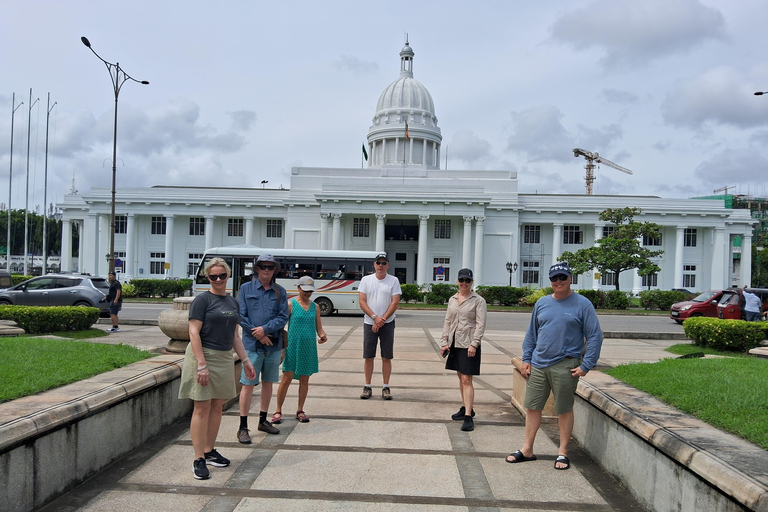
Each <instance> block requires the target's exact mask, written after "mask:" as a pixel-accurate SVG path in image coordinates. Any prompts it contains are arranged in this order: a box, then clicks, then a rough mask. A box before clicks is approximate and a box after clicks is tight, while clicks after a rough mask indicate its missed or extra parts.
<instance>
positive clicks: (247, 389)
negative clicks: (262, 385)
mask: <svg viewBox="0 0 768 512" xmlns="http://www.w3.org/2000/svg"><path fill="white" fill-rule="evenodd" d="M253 388H254V386H245V385H244V386H243V387H242V388H241V389H240V402H239V403H240V416H248V412H249V411H250V410H251V400H252V399H253Z"/></svg>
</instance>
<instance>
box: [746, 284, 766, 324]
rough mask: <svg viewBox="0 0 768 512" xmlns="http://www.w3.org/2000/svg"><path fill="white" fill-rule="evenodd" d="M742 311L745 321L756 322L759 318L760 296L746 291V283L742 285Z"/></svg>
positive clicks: (761, 305)
mask: <svg viewBox="0 0 768 512" xmlns="http://www.w3.org/2000/svg"><path fill="white" fill-rule="evenodd" d="M742 293H743V294H744V313H745V314H746V315H745V316H746V317H747V322H757V321H758V320H760V313H761V309H762V307H763V304H762V301H761V300H760V297H758V296H757V295H755V294H754V293H751V292H748V291H747V285H744V291H743V292H742Z"/></svg>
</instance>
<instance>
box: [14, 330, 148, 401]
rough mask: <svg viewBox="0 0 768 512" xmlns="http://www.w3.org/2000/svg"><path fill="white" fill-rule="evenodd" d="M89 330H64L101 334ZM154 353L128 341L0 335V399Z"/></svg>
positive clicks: (78, 334)
mask: <svg viewBox="0 0 768 512" xmlns="http://www.w3.org/2000/svg"><path fill="white" fill-rule="evenodd" d="M89 331H94V332H89ZM89 331H81V333H84V334H80V333H66V334H68V335H73V334H74V335H77V336H86V337H94V336H97V335H101V334H97V332H101V333H102V334H103V331H96V330H95V329H90V330H89ZM56 334H65V333H56ZM154 355H155V354H151V353H149V352H145V351H142V350H138V349H136V348H133V347H131V346H128V345H106V344H102V343H91V342H86V341H73V340H62V339H46V338H39V337H33V336H21V337H17V338H0V375H2V378H0V402H4V401H7V400H13V399H15V398H20V397H22V396H27V395H34V394H35V393H39V392H41V391H45V390H48V389H52V388H55V387H58V386H63V385H64V384H69V383H71V382H76V381H79V380H83V379H87V378H88V377H93V376H94V375H98V374H100V373H104V372H106V371H109V370H114V369H115V368H120V367H122V366H126V365H128V364H131V363H133V362H136V361H141V360H142V359H147V358H149V357H154Z"/></svg>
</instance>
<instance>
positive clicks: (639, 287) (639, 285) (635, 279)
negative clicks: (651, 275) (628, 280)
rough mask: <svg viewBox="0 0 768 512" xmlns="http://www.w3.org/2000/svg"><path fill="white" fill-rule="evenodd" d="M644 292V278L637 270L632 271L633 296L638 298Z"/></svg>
mask: <svg viewBox="0 0 768 512" xmlns="http://www.w3.org/2000/svg"><path fill="white" fill-rule="evenodd" d="M641 291H643V276H641V275H640V274H638V273H637V269H636V268H633V269H632V295H634V296H637V295H638V294H639V293H640V292H641Z"/></svg>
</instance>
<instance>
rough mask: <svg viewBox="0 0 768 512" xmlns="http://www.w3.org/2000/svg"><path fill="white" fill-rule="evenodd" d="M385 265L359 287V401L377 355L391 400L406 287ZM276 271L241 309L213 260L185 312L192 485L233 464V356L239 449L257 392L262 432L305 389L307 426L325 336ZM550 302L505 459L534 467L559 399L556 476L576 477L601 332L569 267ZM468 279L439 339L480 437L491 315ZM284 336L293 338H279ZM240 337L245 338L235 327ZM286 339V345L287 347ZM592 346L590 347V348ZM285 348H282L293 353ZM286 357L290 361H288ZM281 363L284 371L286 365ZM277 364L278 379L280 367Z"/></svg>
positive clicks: (259, 263) (528, 343)
mask: <svg viewBox="0 0 768 512" xmlns="http://www.w3.org/2000/svg"><path fill="white" fill-rule="evenodd" d="M388 270H389V259H388V257H387V255H386V254H384V253H381V254H378V255H377V256H376V259H375V260H374V273H373V274H370V275H367V276H365V277H363V278H362V280H361V281H360V287H359V290H358V291H359V304H360V309H361V310H362V311H363V313H364V314H365V317H364V322H363V323H364V325H363V360H364V363H363V369H364V376H365V383H364V386H363V392H362V393H361V394H360V398H361V399H369V398H371V396H372V395H373V389H372V379H373V372H374V361H375V357H376V353H377V348H378V351H379V354H380V357H381V367H382V380H383V385H382V391H381V397H382V399H384V400H391V399H392V392H391V390H390V387H389V381H390V377H391V374H392V359H393V358H394V339H395V312H396V311H397V308H398V305H399V302H400V295H402V291H401V288H400V282H399V280H398V279H397V278H396V277H395V276H393V275H391V274H389V273H388V272H387V271H388ZM279 271H280V264H279V263H278V262H277V261H275V259H274V257H272V256H271V255H269V254H265V255H261V256H259V257H258V258H256V261H255V267H254V278H253V279H252V280H251V281H250V282H247V283H245V284H243V285H242V286H241V288H240V290H239V293H238V298H237V300H235V299H234V298H232V297H231V296H230V295H226V283H227V279H228V278H229V276H230V275H231V269H230V268H229V266H228V265H227V263H226V262H225V261H224V260H222V259H221V258H214V259H212V260H211V261H210V262H209V263H208V265H207V267H206V268H205V275H206V276H207V277H208V280H209V281H210V283H211V289H210V292H207V293H203V294H201V295H199V296H198V297H196V298H195V300H194V301H193V303H192V306H191V307H190V311H189V332H190V343H189V346H188V347H187V351H186V356H185V361H184V364H183V367H182V378H181V388H180V390H179V398H190V399H192V400H193V401H194V410H193V413H192V420H191V423H190V435H191V437H192V447H193V449H194V452H195V460H194V463H193V474H194V477H195V478H197V479H206V478H209V477H210V472H209V471H208V468H207V466H208V465H211V466H218V467H225V466H228V465H229V463H230V461H229V459H227V458H225V457H223V456H222V455H221V454H220V453H219V452H218V451H217V450H216V448H215V441H216V438H217V436H218V431H219V425H220V423H221V417H222V407H223V405H224V402H226V401H227V400H229V399H231V398H233V397H234V396H236V389H235V382H234V379H232V377H231V375H232V373H231V372H232V357H231V351H232V350H234V351H235V353H236V354H237V355H238V357H239V358H240V360H241V361H242V363H243V364H242V374H241V377H240V383H241V384H242V389H241V391H240V399H239V406H240V426H239V429H238V431H237V439H238V441H239V442H240V443H243V444H250V443H251V436H250V434H249V432H250V431H249V429H248V415H249V412H250V406H251V401H252V397H253V388H254V386H256V385H258V384H259V383H261V386H262V387H261V393H260V398H259V406H260V410H259V420H258V426H257V429H258V430H259V431H262V432H265V433H267V434H278V433H279V432H280V431H279V429H278V428H277V427H275V425H279V424H280V423H282V421H283V413H282V410H283V405H284V404H285V397H286V394H287V392H288V388H289V386H290V384H291V382H292V381H293V380H294V379H295V380H298V381H299V398H298V408H297V411H296V420H298V421H299V422H302V423H307V422H309V417H308V416H307V414H306V413H305V412H304V403H305V400H306V398H307V393H308V388H309V377H310V376H311V375H312V374H314V373H317V372H318V353H317V343H318V342H319V343H325V342H326V341H327V335H326V333H325V331H324V330H323V326H322V322H321V320H320V311H319V309H318V308H317V306H316V305H315V304H314V302H312V300H311V296H312V293H313V292H315V291H316V287H315V284H314V281H313V279H312V278H311V277H309V276H305V277H302V278H301V279H300V280H299V282H298V285H297V287H298V291H299V294H298V296H297V297H295V298H293V299H291V300H290V301H288V297H287V294H286V291H285V288H283V287H282V286H280V285H279V284H277V283H276V282H275V277H276V275H277V273H278V272H279ZM549 278H550V282H551V284H552V289H553V293H552V295H550V296H546V297H543V298H542V299H540V300H539V301H538V302H537V303H536V306H535V307H534V310H533V314H532V316H531V322H530V325H529V326H528V330H527V332H526V335H525V339H524V342H523V364H522V367H521V373H522V374H523V377H525V378H526V379H528V385H527V387H526V396H525V403H524V407H525V409H526V425H525V439H524V442H523V446H522V447H521V448H520V449H519V450H518V451H516V452H514V453H512V454H510V455H509V457H507V459H506V461H507V462H510V463H520V462H527V461H533V460H536V456H535V455H534V453H533V444H534V441H535V437H536V433H537V432H538V429H539V427H540V425H541V413H542V410H543V408H544V405H545V403H546V401H547V399H548V397H549V395H550V391H551V392H552V393H553V394H554V400H555V411H556V413H557V415H558V418H559V428H560V446H559V451H558V456H557V459H556V461H555V465H554V467H555V469H558V470H565V469H568V468H570V460H569V459H568V442H569V440H570V436H571V432H572V430H573V402H574V395H575V392H576V385H577V384H578V379H579V377H582V376H584V375H586V373H587V372H588V371H589V370H591V369H592V368H594V366H595V365H596V364H597V359H598V358H599V355H600V348H601V345H602V331H601V330H600V325H599V323H598V321H597V315H596V314H595V310H594V308H593V307H592V304H591V302H590V301H589V300H588V299H586V298H585V297H583V296H581V295H579V294H577V293H573V291H572V290H571V280H572V277H571V270H570V267H569V266H568V263H558V264H555V265H553V266H552V267H551V268H550V271H549ZM473 282H474V277H473V273H472V270H471V269H468V268H463V269H461V270H459V272H458V276H457V284H458V288H459V289H458V292H457V293H455V294H454V295H453V296H452V297H451V298H450V299H449V301H448V308H447V311H446V315H445V321H444V323H443V331H442V336H441V339H440V353H441V355H442V356H443V357H445V358H446V362H445V368H446V369H447V370H453V371H456V375H457V377H458V380H459V391H460V396H461V407H460V408H459V410H458V411H457V412H456V413H455V414H453V415H452V416H451V418H452V419H453V420H456V421H462V425H461V430H463V431H472V430H474V419H473V418H474V417H475V410H474V399H475V392H474V385H473V377H474V376H475V375H479V374H480V362H481V341H482V339H483V336H484V334H485V325H486V317H487V306H486V302H485V299H483V298H482V297H481V296H480V295H478V294H477V293H476V292H474V291H473V290H472V285H473ZM286 324H287V325H288V330H287V334H285V331H284V327H285V326H286ZM238 325H240V326H242V332H243V334H242V338H241V336H240V334H239V329H237V326H238ZM286 337H287V339H285V338H286ZM585 340H586V341H585ZM286 341H287V348H285V346H286V343H285V342H286ZM283 351H284V353H283ZM283 357H284V359H283ZM281 359H282V366H283V368H282V371H283V373H282V379H280V378H279V373H280V372H279V366H280V364H281ZM277 382H280V384H279V387H278V390H277V408H276V409H275V412H274V414H273V415H272V417H271V419H267V413H268V410H269V404H270V401H271V398H272V390H273V384H274V383H277Z"/></svg>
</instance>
